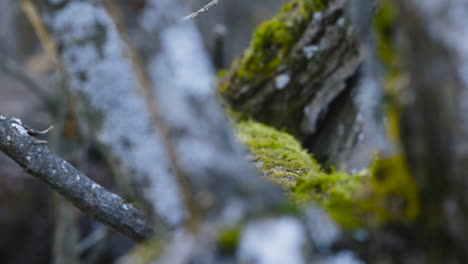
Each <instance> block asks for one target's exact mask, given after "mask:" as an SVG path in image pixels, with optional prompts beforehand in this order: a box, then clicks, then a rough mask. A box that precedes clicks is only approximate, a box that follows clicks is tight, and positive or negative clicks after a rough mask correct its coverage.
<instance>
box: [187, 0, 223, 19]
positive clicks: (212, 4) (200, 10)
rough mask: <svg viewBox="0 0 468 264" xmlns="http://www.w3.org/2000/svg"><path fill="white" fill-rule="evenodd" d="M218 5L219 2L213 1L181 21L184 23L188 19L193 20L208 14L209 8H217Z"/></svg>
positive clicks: (217, 0)
mask: <svg viewBox="0 0 468 264" xmlns="http://www.w3.org/2000/svg"><path fill="white" fill-rule="evenodd" d="M218 4H219V0H213V1H211V2H209V3H208V4H207V5H205V6H204V7H202V8H200V9H199V10H198V11H196V12H193V13H191V14H190V15H188V16H186V17H184V19H183V20H184V21H186V20H189V19H194V18H196V17H197V16H199V15H201V14H203V13H206V12H208V10H210V8H212V7H213V6H217V5H218Z"/></svg>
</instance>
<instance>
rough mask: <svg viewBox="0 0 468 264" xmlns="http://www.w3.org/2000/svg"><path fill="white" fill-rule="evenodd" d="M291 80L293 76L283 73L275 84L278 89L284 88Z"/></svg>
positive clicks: (277, 77) (276, 79)
mask: <svg viewBox="0 0 468 264" xmlns="http://www.w3.org/2000/svg"><path fill="white" fill-rule="evenodd" d="M290 81H291V77H289V74H287V73H283V74H280V75H278V76H276V78H275V85H276V89H278V90H283V89H284V88H285V87H286V86H287V85H288V84H289V82H290Z"/></svg>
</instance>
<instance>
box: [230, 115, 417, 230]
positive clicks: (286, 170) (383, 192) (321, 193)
mask: <svg viewBox="0 0 468 264" xmlns="http://www.w3.org/2000/svg"><path fill="white" fill-rule="evenodd" d="M235 131H236V135H237V137H238V139H239V140H240V141H241V142H242V143H244V144H245V145H246V146H247V148H248V149H249V150H250V152H251V154H252V156H253V158H254V160H255V162H256V163H257V164H258V168H259V169H260V171H262V172H263V173H264V175H265V177H266V178H267V179H269V180H271V181H273V182H275V183H278V184H280V185H281V186H283V187H284V188H285V189H286V190H288V191H289V193H290V194H291V197H292V200H293V202H294V203H295V204H296V205H301V204H304V203H311V202H312V203H315V204H318V205H320V206H321V207H323V208H326V209H327V210H328V212H329V213H330V215H331V217H332V218H333V219H335V220H336V221H337V222H338V223H339V224H340V225H341V226H342V227H345V228H355V227H361V226H367V227H369V226H375V225H383V224H386V223H393V222H399V223H402V222H405V223H408V222H411V221H413V220H414V219H415V218H416V217H417V215H418V214H419V200H418V197H419V196H418V191H417V187H416V183H415V182H414V180H413V178H412V176H411V174H410V173H409V170H408V168H407V166H406V163H405V160H404V158H403V156H395V157H392V158H389V159H377V158H376V159H375V161H374V162H373V165H372V167H371V168H370V169H367V170H363V171H361V172H359V173H355V174H347V173H343V172H339V171H334V170H332V171H331V172H329V173H328V172H325V171H324V170H322V168H321V167H320V165H319V164H318V163H317V162H316V161H315V160H314V159H313V158H312V156H311V155H309V154H308V153H307V152H306V151H305V150H304V149H303V148H302V147H301V145H300V144H299V142H298V141H296V139H295V138H294V137H292V136H291V135H289V134H287V133H285V132H281V131H278V130H276V129H274V128H271V127H269V126H266V125H263V124H260V123H257V122H254V121H245V120H244V121H237V124H235ZM288 208H289V207H288ZM291 208H295V207H294V206H293V207H291Z"/></svg>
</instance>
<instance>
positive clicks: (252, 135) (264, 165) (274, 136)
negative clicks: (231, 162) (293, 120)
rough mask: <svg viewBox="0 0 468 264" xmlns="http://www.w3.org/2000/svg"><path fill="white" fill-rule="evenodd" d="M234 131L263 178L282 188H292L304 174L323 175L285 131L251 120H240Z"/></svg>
mask: <svg viewBox="0 0 468 264" xmlns="http://www.w3.org/2000/svg"><path fill="white" fill-rule="evenodd" d="M235 130H236V135H237V137H238V139H239V140H240V141H241V142H242V143H244V144H245V145H246V146H247V147H248V148H249V150H250V152H251V153H252V156H253V157H254V159H255V161H256V162H257V164H258V167H259V169H260V170H261V171H262V172H263V173H264V174H265V177H267V178H268V179H269V180H271V181H273V182H276V183H278V184H280V185H281V186H283V187H284V188H287V189H290V188H292V187H294V185H295V182H296V180H297V179H299V178H300V177H302V176H303V175H305V174H320V173H322V172H321V169H320V166H319V165H318V163H317V162H316V161H315V160H314V159H313V158H312V157H311V156H310V155H309V154H308V153H307V152H306V151H305V150H304V149H302V147H301V145H300V144H299V142H298V141H297V140H296V139H295V138H294V137H292V136H291V135H289V134H287V133H285V132H280V131H278V130H276V129H274V128H272V127H269V126H266V125H263V124H260V123H257V122H254V121H240V122H238V123H237V124H236V125H235Z"/></svg>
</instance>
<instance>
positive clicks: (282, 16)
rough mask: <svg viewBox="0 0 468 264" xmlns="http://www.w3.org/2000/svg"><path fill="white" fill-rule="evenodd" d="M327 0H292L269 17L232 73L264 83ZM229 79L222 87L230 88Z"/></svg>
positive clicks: (254, 82)
mask: <svg viewBox="0 0 468 264" xmlns="http://www.w3.org/2000/svg"><path fill="white" fill-rule="evenodd" d="M327 2H328V1H325V0H292V1H290V2H288V3H286V4H285V5H284V6H283V7H282V8H281V9H280V10H279V12H278V13H277V15H276V16H274V17H273V18H272V19H270V20H269V21H267V22H265V23H263V24H262V25H260V26H259V27H258V28H257V29H256V30H255V32H254V34H253V37H252V41H251V44H250V46H249V48H248V49H247V50H246V51H245V53H244V55H243V57H242V58H239V59H237V60H235V61H234V63H233V65H232V67H231V71H230V72H231V73H230V74H228V76H227V77H226V78H227V79H230V78H232V77H234V78H235V79H238V81H240V82H248V83H249V84H251V85H255V84H259V83H262V82H264V81H266V80H268V79H270V78H272V77H273V76H274V75H275V74H276V70H277V69H278V67H279V66H280V65H281V63H283V62H284V59H285V58H287V57H288V54H289V52H290V51H291V49H292V48H293V46H294V43H296V42H297V41H298V40H299V38H300V37H301V35H302V33H303V32H304V30H305V29H306V27H307V24H308V23H309V21H310V19H311V18H312V15H313V13H314V12H316V11H319V10H321V9H323V8H325V7H326V6H327ZM229 87H230V85H229V81H222V82H221V84H220V86H219V90H220V92H221V93H227V92H229V91H228V90H229Z"/></svg>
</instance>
